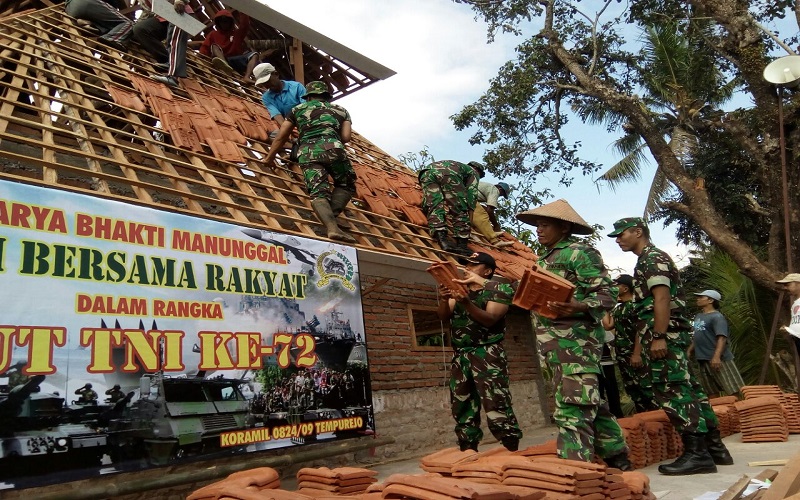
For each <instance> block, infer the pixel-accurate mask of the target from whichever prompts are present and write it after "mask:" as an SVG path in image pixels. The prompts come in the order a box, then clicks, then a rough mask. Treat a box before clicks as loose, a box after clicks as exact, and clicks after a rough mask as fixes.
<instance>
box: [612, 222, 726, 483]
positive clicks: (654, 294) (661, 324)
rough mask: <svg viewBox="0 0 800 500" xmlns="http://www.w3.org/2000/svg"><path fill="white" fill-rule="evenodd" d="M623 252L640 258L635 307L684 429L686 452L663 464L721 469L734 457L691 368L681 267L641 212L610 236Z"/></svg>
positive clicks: (656, 381) (674, 471) (683, 469)
mask: <svg viewBox="0 0 800 500" xmlns="http://www.w3.org/2000/svg"><path fill="white" fill-rule="evenodd" d="M608 236H609V237H611V238H616V241H617V244H618V245H619V247H620V249H622V251H623V252H633V253H634V254H636V255H637V256H638V257H639V258H638V260H637V261H636V268H635V270H634V273H633V278H634V282H633V285H634V286H633V288H634V290H633V296H634V309H635V311H636V315H637V319H638V321H637V330H638V334H639V338H640V341H641V343H642V356H643V357H646V358H648V360H647V363H648V364H649V366H650V374H651V382H652V386H653V397H654V398H655V401H656V403H657V404H658V405H659V406H660V407H661V408H662V409H663V410H664V411H665V412H666V414H667V416H668V417H669V420H670V422H671V423H672V425H673V426H674V427H675V430H677V431H678V432H679V433H680V434H681V440H682V441H683V450H684V451H683V455H681V456H680V457H678V459H677V460H676V461H675V462H673V463H671V464H664V465H660V466H659V467H658V472H660V473H662V474H666V475H685V474H706V473H710V472H717V466H716V465H717V464H718V465H729V464H732V463H733V458H732V457H731V455H730V453H728V449H727V448H726V447H725V444H724V443H723V442H722V440H721V439H720V435H719V429H717V426H718V424H719V423H718V420H717V417H716V415H715V414H714V411H713V410H712V409H711V406H710V405H709V404H708V398H707V397H706V395H705V393H704V392H703V390H702V388H701V387H700V385H699V384H698V383H696V382H695V380H694V378H693V377H692V376H691V375H690V373H689V365H688V362H687V356H686V350H687V348H688V347H689V343H690V342H691V332H692V324H691V322H689V319H688V317H687V316H686V303H685V302H684V300H683V290H682V284H681V278H680V274H679V273H678V268H677V267H676V266H675V263H674V262H673V261H672V259H671V258H670V256H669V255H667V253H666V252H664V251H663V250H659V249H658V248H656V247H655V246H654V245H653V244H652V243H651V242H650V229H649V228H648V227H647V223H645V221H644V220H643V219H642V218H641V217H627V218H624V219H620V220H618V221H616V222H615V223H614V231H612V232H611V233H610V234H609V235H608Z"/></svg>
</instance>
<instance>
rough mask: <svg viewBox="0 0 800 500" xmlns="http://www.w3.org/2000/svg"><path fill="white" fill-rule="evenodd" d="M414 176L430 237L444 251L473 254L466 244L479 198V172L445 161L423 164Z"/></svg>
mask: <svg viewBox="0 0 800 500" xmlns="http://www.w3.org/2000/svg"><path fill="white" fill-rule="evenodd" d="M417 176H418V178H419V185H420V187H422V196H423V198H422V211H423V212H425V215H426V216H427V217H428V228H430V232H431V236H433V237H434V238H436V240H437V241H438V242H439V245H440V246H441V247H442V249H443V250H444V251H446V252H453V253H457V254H460V255H465V256H466V255H472V250H470V249H469V247H467V242H468V241H469V235H470V232H471V229H470V216H471V214H472V211H473V210H474V209H475V203H477V199H478V173H477V172H476V171H475V170H474V169H473V168H472V167H471V166H469V165H467V164H466V163H461V162H459V161H453V160H444V161H435V162H433V163H430V164H428V165H425V166H424V167H422V169H420V171H419V172H418V174H417ZM448 231H452V234H453V237H454V238H455V241H456V243H455V245H453V244H452V243H451V242H450V240H449V239H448V237H447V233H448Z"/></svg>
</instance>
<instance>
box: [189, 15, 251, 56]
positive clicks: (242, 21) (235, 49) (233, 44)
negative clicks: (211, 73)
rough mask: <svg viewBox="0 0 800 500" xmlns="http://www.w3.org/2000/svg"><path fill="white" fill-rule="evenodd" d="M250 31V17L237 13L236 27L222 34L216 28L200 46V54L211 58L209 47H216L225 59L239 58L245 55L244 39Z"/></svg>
mask: <svg viewBox="0 0 800 500" xmlns="http://www.w3.org/2000/svg"><path fill="white" fill-rule="evenodd" d="M249 29H250V16H248V15H246V14H242V13H241V12H240V13H239V23H238V27H237V28H236V29H234V30H231V31H227V32H222V31H219V30H218V29H217V28H214V31H212V32H211V33H209V34H208V35H206V39H205V40H203V44H202V45H201V46H200V53H201V54H204V55H207V56H211V46H212V45H218V46H219V48H221V49H222V53H223V54H225V57H232V56H240V55H242V54H244V53H245V49H246V47H245V45H244V39H245V37H246V36H247V30H249Z"/></svg>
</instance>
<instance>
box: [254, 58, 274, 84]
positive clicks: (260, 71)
mask: <svg viewBox="0 0 800 500" xmlns="http://www.w3.org/2000/svg"><path fill="white" fill-rule="evenodd" d="M272 73H275V66H273V65H271V64H270V63H261V64H259V65H258V66H256V67H255V68H253V76H254V77H256V85H261V84H262V83H266V81H267V80H269V77H270V75H271V74H272Z"/></svg>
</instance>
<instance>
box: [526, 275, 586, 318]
mask: <svg viewBox="0 0 800 500" xmlns="http://www.w3.org/2000/svg"><path fill="white" fill-rule="evenodd" d="M574 290H575V285H574V284H572V283H571V282H570V281H569V280H566V279H564V278H562V277H561V276H558V275H556V274H553V273H551V272H549V271H546V270H544V269H542V268H540V267H538V266H534V267H533V269H526V270H525V272H524V274H523V275H522V279H520V281H519V285H518V286H517V291H516V293H515V294H514V300H513V302H512V303H513V304H514V305H515V306H517V307H521V308H522V309H527V310H529V311H531V310H533V311H535V312H536V313H537V314H538V315H540V316H544V317H546V318H555V317H557V316H558V315H557V314H556V313H555V312H553V311H551V310H550V308H548V307H547V302H548V301H558V302H569V300H570V298H571V297H572V292H573V291H574Z"/></svg>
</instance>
